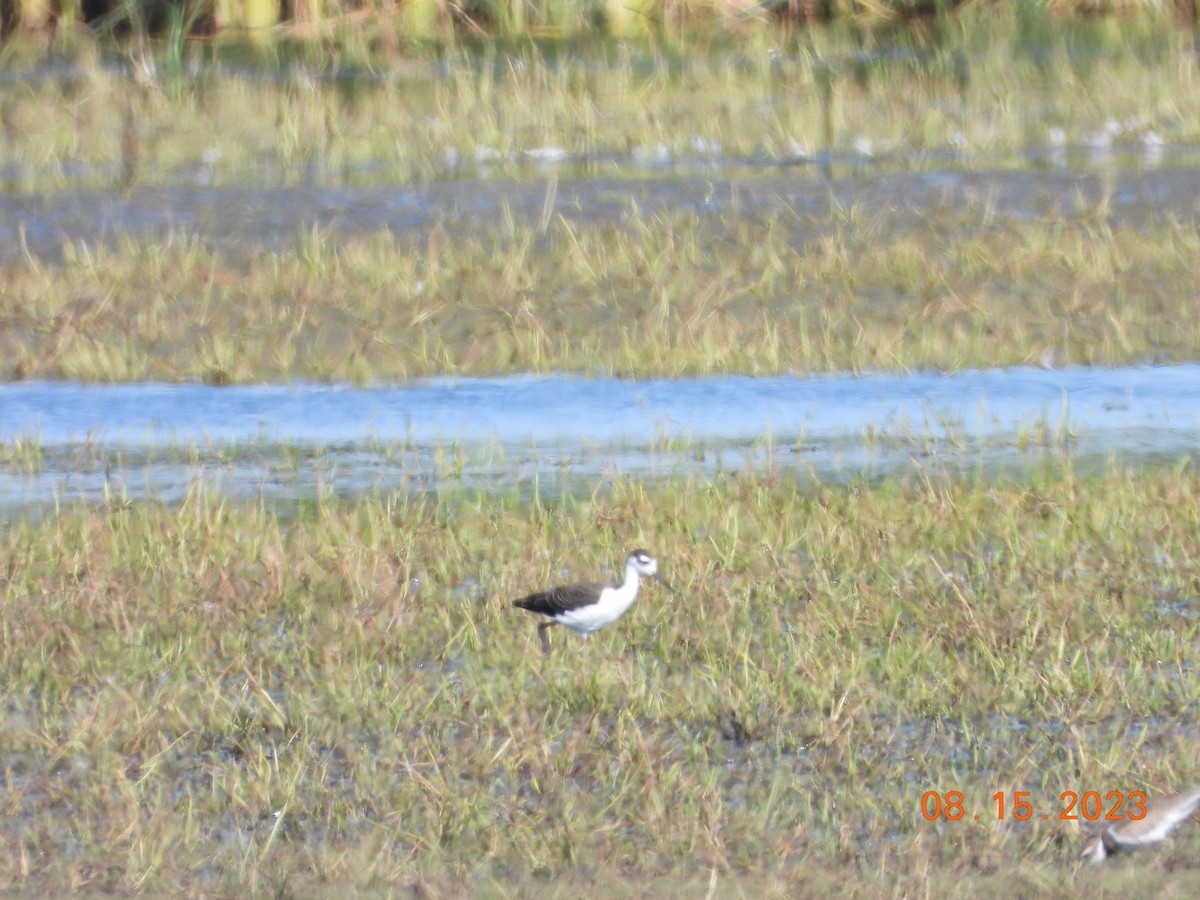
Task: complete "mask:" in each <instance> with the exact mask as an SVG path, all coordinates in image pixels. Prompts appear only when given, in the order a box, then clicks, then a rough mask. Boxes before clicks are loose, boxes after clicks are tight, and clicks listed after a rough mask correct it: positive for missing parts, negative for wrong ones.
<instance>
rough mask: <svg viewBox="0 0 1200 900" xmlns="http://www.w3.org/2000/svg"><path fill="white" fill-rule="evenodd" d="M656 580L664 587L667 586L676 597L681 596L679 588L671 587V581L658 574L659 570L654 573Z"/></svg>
mask: <svg viewBox="0 0 1200 900" xmlns="http://www.w3.org/2000/svg"><path fill="white" fill-rule="evenodd" d="M654 580H655V581H657V582H658V583H659V584H661V585H662V586H663V587H665V588H666V589H667V590H668V591H670V592H671V593H672V594H674V595H675V596H676V597H678V596H679V591H677V590H675V588H673V587H671V583H670V582H669V581H667V579H665V578H663V577H662V575H660V574H658V573H657V572H655V573H654Z"/></svg>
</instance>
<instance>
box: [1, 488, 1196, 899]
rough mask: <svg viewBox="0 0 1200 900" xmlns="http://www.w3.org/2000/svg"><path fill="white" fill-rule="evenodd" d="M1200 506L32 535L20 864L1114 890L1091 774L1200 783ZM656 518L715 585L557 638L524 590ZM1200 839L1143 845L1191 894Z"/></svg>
mask: <svg viewBox="0 0 1200 900" xmlns="http://www.w3.org/2000/svg"><path fill="white" fill-rule="evenodd" d="M1197 509H1200V478H1197V477H1196V476H1195V475H1194V474H1193V473H1191V472H1188V471H1174V472H1171V471H1158V472H1153V473H1148V474H1138V473H1134V472H1129V471H1122V470H1116V471H1113V472H1111V473H1109V474H1107V475H1104V476H1101V477H1096V478H1089V479H1077V478H1075V477H1073V476H1071V475H1070V473H1067V474H1066V475H1065V476H1063V477H1057V476H1056V477H1054V478H1044V479H1035V481H1034V483H1032V484H1026V485H1017V484H1005V483H1000V484H983V483H969V482H961V481H953V482H951V481H941V480H938V479H936V478H934V479H930V480H921V479H910V480H905V481H903V482H891V483H887V484H884V485H881V486H878V487H866V486H863V485H859V486H852V487H849V488H825V489H818V490H816V491H798V490H796V488H795V487H794V486H792V485H790V484H789V483H788V481H787V480H786V479H778V478H765V477H764V478H753V477H744V478H740V479H738V478H734V479H728V480H723V481H721V482H719V483H716V484H708V483H695V482H675V483H671V484H667V485H663V486H661V487H658V488H655V489H653V490H647V489H644V488H642V487H640V486H638V485H636V484H631V483H619V484H617V485H616V486H615V487H614V488H613V490H612V491H611V492H610V493H607V494H605V495H603V496H597V497H595V498H593V499H591V500H583V501H581V500H565V501H562V502H561V503H559V504H555V505H539V506H533V507H528V506H522V505H520V504H518V503H516V502H515V501H512V500H507V499H505V498H504V497H497V496H490V497H481V496H463V497H445V498H443V499H442V501H440V502H439V501H434V500H424V501H422V500H411V501H403V500H396V501H393V502H381V501H378V500H362V501H358V502H353V503H349V504H328V505H323V506H320V507H318V508H314V509H313V510H312V512H311V514H310V515H308V516H307V517H305V518H302V519H300V520H293V521H291V522H289V523H284V522H281V521H280V520H278V519H277V518H275V517H274V516H273V515H271V514H270V513H269V512H264V511H262V510H255V509H253V508H244V507H229V506H224V505H220V504H215V503H212V502H209V501H206V500H205V498H204V496H203V492H202V491H198V492H197V493H196V494H195V495H194V496H193V497H192V498H191V499H189V501H187V502H186V503H184V504H182V505H181V506H179V507H177V508H161V507H156V506H133V507H131V508H127V509H124V510H121V511H112V512H108V513H104V512H99V511H92V512H83V511H81V512H78V513H67V514H65V515H62V516H60V517H58V518H56V519H54V520H52V521H47V522H43V523H40V524H9V525H6V526H5V527H4V531H3V534H2V535H0V604H2V608H3V613H2V615H0V619H2V621H3V622H4V623H5V627H4V630H3V633H2V634H0V641H2V645H0V646H2V650H3V652H2V653H0V659H2V660H3V663H2V666H3V668H2V670H0V691H2V693H3V702H2V703H0V710H2V711H3V713H2V714H3V716H4V722H3V731H4V734H5V741H6V745H7V746H6V751H5V758H4V769H3V772H2V773H0V774H2V777H0V804H2V808H4V809H5V810H6V815H5V817H4V821H3V822H2V823H0V845H2V846H3V848H4V853H3V854H0V884H4V885H6V886H8V887H10V888H16V889H18V890H25V891H45V892H49V893H60V892H63V891H66V890H68V889H70V890H86V891H97V890H99V891H127V890H133V889H137V890H142V891H149V892H151V893H157V892H178V891H186V892H191V893H194V892H208V893H217V894H220V893H222V892H223V891H226V890H233V889H234V887H235V886H239V887H238V889H239V890H241V889H242V888H244V887H245V886H249V887H250V888H252V889H255V890H258V891H263V892H266V891H271V892H282V893H284V894H289V893H293V894H296V895H300V896H304V895H309V894H315V893H324V892H327V891H329V890H331V889H339V890H340V889H345V888H358V889H362V890H366V891H369V892H376V893H379V894H385V893H389V892H391V891H394V890H397V889H409V888H417V887H420V886H424V889H427V890H430V891H432V892H433V893H434V894H435V895H437V894H439V893H440V892H450V893H455V892H458V891H461V890H470V891H471V892H472V893H473V894H476V895H478V894H482V895H497V896H506V895H511V894H513V893H516V892H520V893H522V894H523V895H530V894H532V895H543V894H544V895H552V894H558V895H562V894H563V893H569V892H570V890H572V889H575V890H578V889H581V888H582V887H585V886H587V885H590V884H596V883H598V882H600V881H603V882H604V883H605V884H606V885H607V884H614V885H616V888H615V889H616V890H617V891H618V893H620V892H624V893H627V894H639V895H642V892H643V890H644V889H646V890H650V891H651V893H653V892H654V890H655V887H654V886H655V885H656V884H657V885H659V886H660V888H661V890H662V891H663V892H666V893H672V892H675V891H677V890H678V889H679V885H680V884H684V885H693V886H694V887H695V890H696V892H697V893H705V894H707V892H708V890H709V888H710V886H715V889H716V892H717V895H722V896H723V895H735V894H736V893H737V891H738V890H750V891H752V892H754V893H756V894H757V893H760V892H764V893H766V894H776V895H781V896H783V895H788V896H794V895H795V885H796V884H797V883H798V882H799V883H803V884H807V885H809V886H811V887H812V892H813V893H815V892H817V891H818V889H820V890H825V889H828V890H837V891H844V892H849V893H851V894H855V893H858V894H866V895H872V896H877V895H879V894H881V893H882V894H900V893H909V894H911V893H913V892H921V891H923V890H925V888H926V887H929V888H931V889H932V890H934V891H935V892H941V891H943V890H948V889H950V888H951V887H957V888H959V889H962V888H963V886H965V885H970V886H971V888H972V890H973V891H975V892H983V893H984V894H989V893H990V894H994V895H997V896H999V895H1005V896H1009V895H1011V892H1012V890H1013V888H1014V886H1019V890H1020V891H1021V892H1022V893H1024V894H1047V893H1061V892H1075V891H1077V890H1081V889H1087V890H1089V891H1093V890H1098V889H1103V888H1112V889H1114V890H1115V889H1117V888H1120V887H1122V886H1127V878H1128V876H1129V875H1130V873H1131V870H1129V869H1124V868H1122V867H1119V866H1118V867H1115V868H1113V869H1110V870H1107V871H1106V873H1105V874H1104V875H1103V876H1097V875H1093V874H1091V873H1086V872H1081V871H1077V870H1076V868H1075V866H1074V858H1073V857H1074V854H1075V853H1076V852H1077V850H1078V848H1079V846H1080V844H1081V841H1082V833H1081V831H1080V828H1079V824H1080V823H1077V822H1067V821H1060V820H1059V819H1058V813H1059V812H1060V807H1061V806H1062V803H1061V801H1060V799H1059V798H1060V795H1061V793H1062V792H1063V791H1066V790H1073V791H1077V792H1079V793H1082V792H1083V791H1086V790H1097V791H1101V792H1102V793H1104V794H1107V793H1108V792H1109V791H1121V792H1123V793H1125V794H1127V793H1128V792H1130V791H1133V790H1136V789H1145V790H1147V791H1149V792H1150V794H1151V796H1154V794H1156V793H1159V792H1162V791H1164V790H1166V789H1169V788H1173V787H1177V786H1180V785H1182V784H1184V783H1188V782H1194V781H1196V780H1198V779H1200V756H1198V755H1197V752H1196V733H1195V725H1194V723H1193V722H1192V721H1191V717H1190V714H1189V710H1191V709H1192V708H1194V704H1195V702H1196V700H1197V696H1196V685H1195V680H1194V678H1192V677H1191V673H1192V671H1193V670H1194V668H1195V666H1196V662H1197V660H1196V655H1197V646H1198V643H1197V636H1198V635H1197V630H1198V628H1200V625H1198V624H1197V619H1196V617H1195V615H1194V613H1195V609H1194V607H1195V602H1196V601H1195V596H1196V591H1197V585H1198V584H1200V571H1198V570H1197V565H1196V563H1195V560H1197V559H1200V515H1198V514H1197V512H1196V510H1197ZM634 545H645V546H648V547H651V548H653V549H654V550H655V551H656V552H657V553H658V554H659V555H660V557H661V559H662V560H663V562H664V565H665V568H666V570H667V574H668V575H669V576H670V577H671V578H672V580H673V581H674V582H675V584H676V586H677V587H679V588H680V589H681V591H682V595H683V596H682V599H679V600H671V599H669V598H668V596H667V595H666V594H665V593H664V592H662V591H661V590H659V591H656V590H655V589H653V588H648V589H647V592H646V594H645V595H643V596H642V597H641V598H640V599H639V601H638V604H637V605H636V606H635V607H634V609H633V611H632V612H631V613H630V614H629V615H627V616H626V617H625V618H624V619H623V620H621V621H620V622H619V623H618V624H616V625H614V626H613V627H611V628H609V629H607V630H606V631H604V632H601V633H599V634H597V635H596V636H594V637H593V638H592V640H591V641H589V642H588V643H587V644H586V645H583V647H582V648H581V646H580V642H579V641H578V639H577V638H575V637H574V636H573V635H571V634H569V633H567V632H559V633H556V634H555V635H554V641H555V649H554V653H553V655H552V656H551V657H549V658H543V657H542V656H541V654H540V650H539V648H538V644H537V639H536V635H535V628H534V621H533V620H532V619H531V618H530V617H528V616H527V615H526V614H524V613H519V611H516V610H512V609H511V608H509V605H508V601H509V600H510V599H511V598H512V597H514V596H518V595H520V593H521V592H522V591H523V590H524V589H526V588H527V587H529V586H531V585H539V584H545V583H549V582H553V581H555V580H558V579H560V578H562V577H565V576H568V575H576V576H589V577H590V576H594V575H597V574H602V573H606V572H609V571H611V570H613V569H614V568H615V566H616V565H617V563H618V561H619V560H620V558H621V557H622V556H623V554H624V552H625V550H626V549H628V548H629V547H630V546H634ZM929 790H934V791H940V792H945V791H950V790H960V791H962V792H963V793H964V794H965V796H966V802H967V806H968V812H969V813H970V814H971V815H968V817H967V820H966V821H960V822H951V821H940V822H929V821H926V820H925V819H924V818H923V817H922V816H921V814H920V812H919V803H920V800H921V797H922V795H923V794H924V793H925V792H926V791H929ZM1014 790H1022V791H1029V792H1031V793H1030V797H1029V799H1030V800H1031V802H1033V803H1034V805H1035V807H1036V811H1037V812H1038V815H1037V816H1036V817H1035V820H1034V821H1030V822H1017V821H1014V820H1012V819H1011V817H1010V818H1008V819H1006V820H1005V821H999V820H998V819H997V814H996V812H995V810H994V803H993V801H992V800H991V799H990V798H991V797H992V795H993V794H994V793H996V792H997V791H1014ZM974 814H979V816H980V818H979V820H978V821H975V820H974V819H973V818H972V816H973V815H974ZM1042 814H1046V815H1048V816H1049V818H1047V819H1042V818H1041V816H1042ZM1195 846H1196V836H1195V835H1192V834H1190V833H1189V832H1187V831H1185V832H1184V833H1183V835H1182V836H1181V838H1180V841H1179V843H1178V845H1177V846H1176V847H1175V848H1174V849H1169V850H1167V851H1166V853H1165V855H1148V856H1146V857H1143V858H1142V859H1140V860H1139V863H1138V865H1137V867H1136V870H1135V871H1136V873H1137V875H1138V876H1139V877H1147V878H1149V879H1150V883H1151V884H1154V885H1160V886H1166V887H1170V888H1173V889H1176V890H1185V889H1191V890H1194V888H1195V886H1196V884H1195V881H1194V877H1193V876H1194V871H1189V870H1188V869H1187V868H1186V867H1184V868H1174V866H1173V864H1172V861H1181V860H1185V859H1190V858H1191V857H1192V856H1194V848H1195ZM560 879H562V880H560ZM801 879H802V881H800V880H801ZM1189 879H1191V880H1190V881H1189ZM572 886H574V887H573V888H572ZM647 886H648V887H647Z"/></svg>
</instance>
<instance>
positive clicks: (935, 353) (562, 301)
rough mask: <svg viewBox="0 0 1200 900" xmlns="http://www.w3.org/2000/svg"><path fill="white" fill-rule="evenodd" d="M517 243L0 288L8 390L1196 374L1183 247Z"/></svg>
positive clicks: (484, 241) (162, 251)
mask: <svg viewBox="0 0 1200 900" xmlns="http://www.w3.org/2000/svg"><path fill="white" fill-rule="evenodd" d="M913 221H914V220H912V219H910V218H909V217H907V216H903V215H898V214H897V215H889V216H886V217H882V216H881V217H879V218H867V217H866V216H865V215H864V214H863V212H862V211H856V210H849V211H845V210H840V209H838V208H837V206H836V204H831V208H830V209H828V210H826V211H824V212H821V213H810V214H807V215H803V216H801V215H799V214H797V213H795V212H793V211H791V210H788V209H773V210H772V209H766V210H763V211H760V212H758V213H756V214H755V215H753V216H748V217H744V218H741V217H736V216H733V217H724V216H719V217H718V216H711V217H710V216H704V217H697V216H694V215H691V214H688V213H684V212H669V211H659V212H649V211H645V212H643V211H641V210H638V209H637V208H636V207H631V208H630V211H629V213H628V215H627V216H625V217H623V221H599V222H587V221H580V220H572V219H567V218H565V217H559V218H555V219H554V220H553V221H552V222H551V223H550V224H549V225H548V226H547V227H546V228H545V229H544V230H543V229H542V228H541V226H539V225H538V224H537V223H535V222H522V221H518V220H513V221H510V222H508V223H502V224H501V225H500V226H499V231H498V232H497V231H494V230H490V229H488V228H486V227H485V228H484V230H482V231H481V232H480V233H478V234H461V233H453V234H452V233H450V232H447V231H445V230H436V231H435V232H434V233H432V234H430V235H429V236H428V237H418V236H414V235H396V236H391V235H386V234H382V235H367V236H359V237H339V236H334V235H328V234H317V233H310V232H306V233H304V234H303V235H300V236H298V238H297V241H296V243H295V246H294V248H293V249H290V250H285V251H280V252H274V251H270V250H267V249H261V248H259V249H255V248H253V247H251V248H247V249H245V250H244V251H234V250H228V249H227V250H218V249H214V248H211V247H209V246H207V245H206V244H205V243H203V242H201V241H199V240H197V239H168V240H167V241H166V242H162V241H160V240H158V239H153V240H151V239H147V240H143V241H138V242H135V241H132V240H129V239H126V240H123V241H121V242H119V243H118V244H117V245H115V246H112V247H108V246H100V247H96V248H91V249H87V250H86V252H83V251H81V252H72V253H70V254H69V255H68V258H67V259H66V260H65V261H64V263H63V264H62V265H41V264H33V265H30V264H14V265H11V266H8V267H5V268H4V269H3V270H0V296H2V297H3V298H4V299H3V300H2V301H0V309H3V311H4V315H5V316H6V318H7V321H8V322H9V323H10V327H8V328H5V329H3V330H2V331H0V358H3V359H5V360H7V361H8V370H7V372H5V373H4V374H5V375H7V376H8V377H10V378H13V377H15V378H65V379H79V380H87V381H92V380H99V381H140V380H165V381H180V380H199V381H204V382H208V383H211V384H227V383H231V382H246V381H260V380H269V381H279V380H293V379H302V380H317V381H321V380H330V381H339V382H347V381H348V382H354V383H359V384H363V383H371V382H378V381H393V380H398V379H405V378H410V377H416V376H425V375H435V374H461V375H492V374H497V373H505V372H554V371H575V372H584V373H593V374H616V375H619V376H623V377H634V376H642V377H644V376H674V375H698V374H720V373H727V372H738V373H743V374H754V375H761V374H778V373H788V372H793V373H820V372H834V371H871V370H892V371H896V370H899V371H905V370H913V369H943V370H952V369H960V368H967V367H988V366H1008V365H1029V364H1033V365H1042V364H1051V365H1056V364H1091V365H1115V364H1124V363H1140V362H1147V361H1153V362H1160V363H1161V362H1172V361H1174V362H1179V361H1186V360H1190V359H1194V358H1195V348H1196V347H1197V346H1200V332H1198V329H1200V324H1198V322H1197V318H1196V317H1195V316H1194V315H1193V310H1192V308H1191V298H1192V297H1193V296H1194V294H1195V287H1196V267H1195V265H1194V261H1195V259H1196V258H1198V257H1200V246H1198V241H1197V237H1196V229H1195V227H1194V225H1193V224H1192V223H1191V222H1182V221H1164V222H1159V223H1154V222H1148V223H1137V224H1136V225H1135V224H1110V223H1108V222H1106V221H1104V220H1099V221H1097V220H1095V219H1093V218H1092V217H1090V216H1089V215H1084V216H1082V217H1073V216H1064V217H1059V216H1051V217H1048V218H1047V219H1045V220H1040V219H1037V220H1029V219H1025V220H1021V219H1016V218H1001V217H997V216H996V215H995V214H994V213H993V212H991V211H989V210H987V209H966V210H934V211H931V212H930V213H929V214H928V215H927V216H924V217H923V218H922V219H921V221H920V225H919V226H918V227H914V226H913Z"/></svg>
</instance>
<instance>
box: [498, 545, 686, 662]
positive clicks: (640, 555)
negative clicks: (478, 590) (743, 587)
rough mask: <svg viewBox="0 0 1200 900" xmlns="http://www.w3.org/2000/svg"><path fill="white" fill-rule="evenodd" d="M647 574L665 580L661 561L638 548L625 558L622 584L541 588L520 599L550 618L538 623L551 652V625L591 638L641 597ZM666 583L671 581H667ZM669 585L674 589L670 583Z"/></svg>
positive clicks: (545, 646) (519, 602) (519, 603)
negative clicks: (639, 589) (561, 626)
mask: <svg viewBox="0 0 1200 900" xmlns="http://www.w3.org/2000/svg"><path fill="white" fill-rule="evenodd" d="M642 575H646V576H649V577H653V578H657V579H658V580H659V581H662V577H661V576H660V575H659V574H658V561H657V560H655V558H654V557H653V556H651V555H650V554H649V553H647V552H646V551H645V550H634V551H633V552H632V553H630V554H629V555H628V556H627V557H626V558H625V576H624V579H623V580H622V581H621V583H620V584H614V585H603V584H597V583H594V582H590V581H589V582H581V583H579V584H564V585H560V586H559V587H554V588H550V589H549V590H546V591H538V592H537V593H535V594H530V595H529V596H527V597H523V598H521V599H520V600H517V601H516V602H515V603H514V605H515V606H517V607H519V608H520V609H527V610H529V611H530V612H533V613H537V614H538V615H542V616H545V617H546V618H547V619H549V621H547V622H543V623H542V624H541V625H539V626H538V634H539V636H540V637H541V639H542V649H543V650H544V651H545V652H546V653H549V652H550V639H549V638H548V637H547V636H546V629H547V628H549V627H550V626H551V625H555V624H558V625H565V626H566V627H567V628H570V629H571V630H572V631H574V632H575V633H576V634H578V635H580V636H581V637H583V638H587V636H588V635H589V634H591V633H592V632H593V631H596V630H597V629H600V628H603V627H604V626H605V625H611V624H612V623H613V622H615V621H617V619H619V618H621V616H622V615H624V614H625V611H626V610H627V609H629V607H631V606H632V605H633V601H634V600H636V599H637V595H638V585H639V580H640V576H642ZM663 584H667V583H666V582H665V581H663ZM667 588H668V589H670V590H674V589H673V588H671V586H670V585H669V584H667Z"/></svg>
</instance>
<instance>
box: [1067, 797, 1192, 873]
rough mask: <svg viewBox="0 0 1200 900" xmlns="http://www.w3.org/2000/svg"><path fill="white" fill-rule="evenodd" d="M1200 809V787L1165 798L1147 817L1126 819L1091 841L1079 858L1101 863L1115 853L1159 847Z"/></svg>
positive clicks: (1149, 809) (1151, 809) (1148, 807)
mask: <svg viewBox="0 0 1200 900" xmlns="http://www.w3.org/2000/svg"><path fill="white" fill-rule="evenodd" d="M1197 809H1200V788H1192V789H1191V790H1190V791H1187V792H1185V793H1182V794H1178V795H1176V796H1174V797H1164V798H1162V799H1161V800H1157V801H1155V802H1154V803H1153V804H1147V806H1146V816H1145V818H1142V819H1129V818H1126V819H1125V821H1124V822H1122V823H1121V824H1119V825H1114V826H1112V827H1111V828H1105V829H1104V830H1103V831H1102V832H1100V833H1099V834H1098V835H1096V836H1095V837H1093V838H1092V839H1091V840H1090V841H1088V843H1087V846H1086V847H1084V848H1083V852H1082V853H1080V854H1079V856H1080V858H1081V859H1086V860H1088V861H1089V862H1092V863H1097V864H1098V863H1102V862H1104V860H1106V859H1107V858H1108V857H1110V856H1112V855H1113V854H1115V853H1120V852H1122V851H1128V850H1137V849H1139V848H1141V847H1147V846H1149V845H1150V844H1157V843H1158V842H1159V841H1162V840H1165V839H1166V838H1167V836H1168V835H1170V833H1171V832H1172V831H1174V830H1175V829H1176V828H1177V827H1178V826H1179V825H1180V824H1182V823H1183V822H1186V821H1187V820H1188V819H1190V818H1191V817H1192V816H1193V815H1195V814H1196V810H1197Z"/></svg>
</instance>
